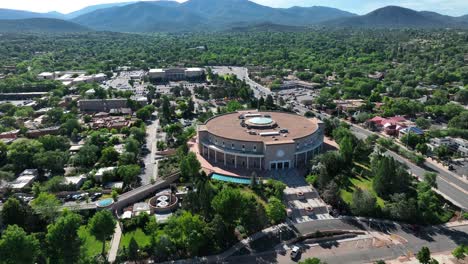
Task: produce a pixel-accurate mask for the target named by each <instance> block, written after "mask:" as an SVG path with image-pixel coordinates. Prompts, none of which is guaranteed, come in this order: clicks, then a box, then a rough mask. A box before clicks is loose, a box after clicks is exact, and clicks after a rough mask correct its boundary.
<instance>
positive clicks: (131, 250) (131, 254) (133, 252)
mask: <svg viewBox="0 0 468 264" xmlns="http://www.w3.org/2000/svg"><path fill="white" fill-rule="evenodd" d="M139 250H140V247H139V246H138V243H137V242H136V240H135V238H133V237H132V238H131V239H130V242H129V244H128V258H129V259H130V260H138V257H139Z"/></svg>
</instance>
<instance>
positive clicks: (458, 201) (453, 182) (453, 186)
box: [318, 113, 468, 210]
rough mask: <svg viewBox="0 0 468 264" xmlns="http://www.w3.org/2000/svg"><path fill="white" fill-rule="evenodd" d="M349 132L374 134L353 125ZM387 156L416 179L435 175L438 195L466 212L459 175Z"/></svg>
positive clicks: (466, 191)
mask: <svg viewBox="0 0 468 264" xmlns="http://www.w3.org/2000/svg"><path fill="white" fill-rule="evenodd" d="M318 115H319V116H320V117H321V118H322V119H324V118H330V116H329V115H327V114H323V113H321V114H318ZM351 131H352V132H353V134H354V135H355V136H356V137H357V138H359V139H365V138H367V137H368V136H370V135H372V134H375V133H373V132H372V131H369V130H367V129H364V128H362V127H359V126H356V125H353V126H351ZM386 154H387V155H390V156H392V157H393V158H394V159H396V160H398V161H400V162H402V163H403V164H406V165H407V166H408V168H409V169H410V171H411V173H413V174H414V175H416V176H417V177H418V178H420V179H423V178H424V174H425V173H426V172H428V171H429V172H435V173H437V175H438V177H437V185H438V190H439V193H441V194H442V195H443V196H444V197H445V198H446V199H447V200H449V201H451V202H452V203H453V204H455V205H457V206H458V207H460V208H463V209H465V210H468V182H467V181H465V180H463V179H462V178H461V177H460V176H459V175H456V174H454V173H452V172H450V171H448V170H446V169H442V168H440V167H438V166H436V165H434V164H432V163H431V162H428V161H425V162H424V163H423V165H422V167H421V166H417V165H415V164H414V163H412V162H411V161H409V160H407V159H405V158H404V157H402V156H400V155H398V154H397V153H395V152H392V151H387V152H386Z"/></svg>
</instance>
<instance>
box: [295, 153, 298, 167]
mask: <svg viewBox="0 0 468 264" xmlns="http://www.w3.org/2000/svg"><path fill="white" fill-rule="evenodd" d="M294 158H295V159H296V160H295V162H294V167H298V166H297V154H295V155H294Z"/></svg>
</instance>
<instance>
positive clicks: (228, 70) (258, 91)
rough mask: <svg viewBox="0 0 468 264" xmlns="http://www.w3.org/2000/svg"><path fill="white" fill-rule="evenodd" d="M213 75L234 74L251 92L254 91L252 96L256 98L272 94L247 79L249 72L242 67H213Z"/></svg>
mask: <svg viewBox="0 0 468 264" xmlns="http://www.w3.org/2000/svg"><path fill="white" fill-rule="evenodd" d="M213 73H216V74H221V75H224V74H234V75H236V76H237V78H238V79H240V80H245V82H246V83H247V84H248V85H250V87H251V88H252V90H253V91H254V95H255V97H257V98H260V96H263V97H266V96H267V95H269V94H272V92H271V91H270V89H268V88H266V87H263V86H262V85H260V84H258V83H256V82H255V81H253V80H252V79H250V78H249V72H248V70H247V68H244V67H228V66H215V67H213Z"/></svg>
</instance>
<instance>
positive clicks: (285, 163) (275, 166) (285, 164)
mask: <svg viewBox="0 0 468 264" xmlns="http://www.w3.org/2000/svg"><path fill="white" fill-rule="evenodd" d="M289 168H291V161H290V160H275V161H270V170H287V169H289Z"/></svg>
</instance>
